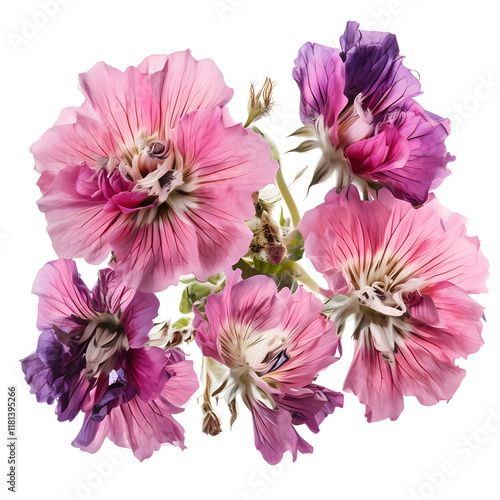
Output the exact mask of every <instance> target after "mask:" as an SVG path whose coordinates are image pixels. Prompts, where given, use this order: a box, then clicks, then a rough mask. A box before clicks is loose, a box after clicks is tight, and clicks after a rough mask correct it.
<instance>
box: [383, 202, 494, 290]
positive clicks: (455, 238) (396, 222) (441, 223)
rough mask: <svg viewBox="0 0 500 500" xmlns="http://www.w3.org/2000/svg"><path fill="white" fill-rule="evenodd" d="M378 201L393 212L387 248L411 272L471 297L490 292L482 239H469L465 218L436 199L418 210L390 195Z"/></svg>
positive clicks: (387, 232) (388, 231) (386, 236)
mask: <svg viewBox="0 0 500 500" xmlns="http://www.w3.org/2000/svg"><path fill="white" fill-rule="evenodd" d="M378 200H379V202H380V203H382V204H383V205H385V206H386V207H388V208H391V209H392V213H391V217H390V219H389V220H388V225H387V230H386V234H385V241H386V244H385V248H386V249H387V251H388V252H393V253H394V254H395V255H397V256H398V258H399V261H400V263H401V264H400V265H401V266H405V267H406V268H407V270H408V271H407V272H411V274H412V275H413V276H415V277H419V278H421V279H423V280H425V282H426V283H428V284H432V283H438V282H440V281H449V282H451V283H453V284H455V285H458V286H460V287H461V288H463V289H464V290H465V291H466V292H468V293H481V292H485V291H487V289H486V287H485V285H484V283H485V281H486V277H487V276H488V261H487V260H486V259H485V258H484V256H483V255H482V253H481V251H480V250H479V240H478V238H472V237H469V236H466V234H465V232H466V220H465V218H464V217H462V216H461V215H458V214H454V213H452V212H450V211H449V210H447V209H446V208H445V207H443V206H442V205H440V204H439V202H438V201H437V199H436V198H435V197H434V196H430V197H429V201H428V202H427V203H426V204H425V205H424V206H423V207H422V208H419V209H418V210H415V209H413V208H412V207H411V206H410V205H408V204H407V203H404V202H402V201H397V200H394V199H393V198H392V197H391V195H389V193H382V192H381V193H380V195H379V198H378ZM374 203H376V202H374Z"/></svg>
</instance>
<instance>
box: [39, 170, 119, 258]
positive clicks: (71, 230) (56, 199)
mask: <svg viewBox="0 0 500 500" xmlns="http://www.w3.org/2000/svg"><path fill="white" fill-rule="evenodd" d="M92 175H93V172H92V170H91V169H90V168H88V167H87V166H85V165H83V166H78V165H70V166H68V167H66V168H64V169H63V170H62V171H61V172H60V173H59V174H58V176H57V178H56V180H55V181H54V183H53V184H52V187H51V189H50V190H49V191H48V192H47V193H46V194H44V195H43V196H42V198H41V199H40V200H39V201H38V207H39V208H40V210H41V211H42V212H44V213H45V216H46V218H47V223H48V225H47V231H48V233H49V235H50V237H51V239H52V245H53V246H54V250H55V251H56V253H57V254H58V255H59V256H60V257H66V258H76V257H83V258H84V259H85V260H86V261H87V262H89V263H90V264H100V263H101V262H102V261H103V260H104V259H105V258H106V257H107V256H108V255H109V253H110V252H111V244H110V243H111V238H112V231H110V228H112V227H113V225H114V224H115V223H116V222H117V221H118V220H120V218H123V214H121V213H120V212H106V211H104V210H103V209H104V207H105V205H106V203H107V200H106V198H105V197H104V196H103V195H102V194H101V193H100V192H99V191H98V189H99V187H98V185H97V181H92V180H91V179H92ZM82 177H84V178H85V179H87V184H92V182H94V183H93V185H94V187H95V190H94V193H95V195H94V196H89V195H88V193H85V194H82V193H80V192H79V191H78V189H77V187H78V186H79V185H82ZM87 190H88V188H87Z"/></svg>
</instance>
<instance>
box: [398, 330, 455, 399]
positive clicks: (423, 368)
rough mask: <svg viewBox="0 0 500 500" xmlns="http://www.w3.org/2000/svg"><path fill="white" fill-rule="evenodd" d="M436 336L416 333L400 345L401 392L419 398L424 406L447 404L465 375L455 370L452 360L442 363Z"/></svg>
mask: <svg viewBox="0 0 500 500" xmlns="http://www.w3.org/2000/svg"><path fill="white" fill-rule="evenodd" d="M436 337H437V336H436V335H432V334H431V335H427V332H426V329H425V328H423V329H421V330H420V329H417V331H416V332H415V333H414V334H412V335H410V336H408V337H407V338H405V339H404V341H403V342H400V343H398V348H399V352H398V353H397V354H396V363H397V365H396V367H397V372H398V375H397V377H398V382H399V387H400V388H401V392H402V393H403V394H404V395H405V396H416V397H417V399H418V400H419V402H420V403H421V404H423V405H426V406H430V405H433V404H436V403H437V402H438V401H442V400H444V401H448V400H450V399H451V397H452V396H453V394H454V393H455V391H456V390H457V389H458V386H459V385H460V382H461V381H462V379H463V378H464V377H465V371H464V370H462V369H461V368H459V367H458V366H455V365H454V363H453V360H452V359H449V358H448V359H443V356H442V355H439V353H436V351H437V350H438V348H437V347H436V345H435V344H434V342H433V341H434V340H436Z"/></svg>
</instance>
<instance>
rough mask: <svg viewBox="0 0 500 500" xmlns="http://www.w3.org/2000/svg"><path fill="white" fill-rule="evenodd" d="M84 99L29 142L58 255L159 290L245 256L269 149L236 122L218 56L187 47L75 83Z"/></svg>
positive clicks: (269, 171)
mask: <svg viewBox="0 0 500 500" xmlns="http://www.w3.org/2000/svg"><path fill="white" fill-rule="evenodd" d="M80 89H81V91H82V92H83V94H84V95H85V97H86V100H85V102H84V103H83V105H82V106H80V107H79V108H68V109H65V110H63V112H62V113H61V117H60V118H59V120H58V121H57V122H56V124H55V125H54V127H52V128H51V129H49V130H48V131H47V132H46V133H45V134H44V135H43V136H42V138H41V139H40V140H39V141H38V142H37V143H35V144H34V145H33V146H32V152H33V155H34V157H35V161H36V170H37V171H38V172H39V173H40V174H41V175H40V179H39V182H38V184H39V186H40V189H41V191H42V194H43V196H42V198H41V199H40V200H39V202H38V205H39V208H40V210H41V211H42V212H44V213H45V215H46V218H47V223H48V226H47V230H48V232H49V235H50V237H51V238H52V244H53V246H54V248H55V250H56V252H57V254H58V255H59V256H60V257H65V258H74V257H82V258H84V259H85V260H87V261H88V262H89V263H92V264H99V263H101V262H102V261H103V260H104V259H106V258H107V257H108V256H109V254H110V252H113V259H112V266H113V267H114V269H115V271H116V272H117V273H118V274H119V275H120V276H121V278H122V279H123V281H124V282H125V283H127V284H128V285H129V286H133V287H135V288H139V289H141V290H145V291H159V290H162V289H165V288H166V287H168V286H169V285H171V284H175V283H177V280H178V278H179V276H181V275H183V274H190V273H194V274H195V275H196V277H197V278H199V279H200V280H206V279H207V278H208V277H209V276H210V275H212V274H214V273H216V272H218V271H220V270H221V269H224V268H226V267H227V266H230V265H232V264H234V262H236V261H237V260H238V259H239V258H240V257H241V256H242V255H244V254H245V253H246V252H247V251H248V245H249V243H250V241H251V239H252V233H251V231H250V230H249V229H248V227H247V226H246V224H245V220H246V219H249V218H251V217H252V215H253V214H254V206H253V202H252V198H251V194H252V192H254V191H257V190H258V189H259V188H261V187H263V186H264V185H266V184H269V183H271V182H272V181H273V179H274V175H275V173H276V171H277V168H278V165H277V162H275V161H271V160H270V146H269V145H268V144H267V143H266V141H265V140H264V139H263V138H262V137H260V136H259V135H257V134H255V133H254V132H252V131H250V130H246V129H243V127H242V126H241V125H239V124H238V125H236V124H234V123H233V122H232V120H231V119H230V117H229V115H228V112H227V109H226V108H225V107H224V106H225V104H226V103H227V102H228V101H229V99H230V98H231V96H232V93H233V92H232V90H231V89H229V88H228V87H227V86H226V85H225V83H224V81H223V78H222V75H221V74H220V72H219V70H218V69H217V68H216V66H215V64H214V63H213V62H212V61H211V60H202V61H196V60H195V59H193V58H192V56H191V55H190V53H189V51H185V52H178V53H174V54H171V55H169V56H152V57H149V58H147V59H146V60H145V61H143V62H142V63H141V64H140V65H139V66H138V67H137V68H135V67H129V68H128V69H127V70H126V71H125V72H121V71H118V70H116V69H114V68H112V67H110V66H108V65H106V64H104V63H98V64H96V65H95V66H94V67H93V68H92V69H91V70H90V71H89V72H87V73H85V74H83V75H81V76H80Z"/></svg>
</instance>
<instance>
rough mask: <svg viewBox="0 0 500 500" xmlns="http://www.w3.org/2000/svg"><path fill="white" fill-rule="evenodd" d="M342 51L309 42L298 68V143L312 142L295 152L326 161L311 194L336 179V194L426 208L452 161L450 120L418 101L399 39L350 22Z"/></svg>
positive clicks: (319, 168)
mask: <svg viewBox="0 0 500 500" xmlns="http://www.w3.org/2000/svg"><path fill="white" fill-rule="evenodd" d="M340 45H341V50H340V49H334V48H330V47H326V46H324V45H319V44H316V43H309V42H308V43H306V44H304V46H303V47H302V48H301V49H300V51H299V55H298V57H297V59H296V60H295V68H294V70H293V77H294V79H295V80H296V82H297V84H298V86H299V89H300V116H301V119H302V122H303V124H304V127H302V128H301V129H299V130H298V131H297V132H296V133H295V135H304V136H309V137H312V139H310V140H307V141H305V142H304V143H303V144H302V145H301V146H299V147H298V148H297V149H296V150H297V151H308V150H310V149H314V148H319V149H320V150H321V153H322V155H321V158H320V160H319V162H318V165H317V166H316V170H315V172H314V175H313V179H312V181H311V186H312V185H314V184H317V183H319V182H323V181H324V180H326V179H328V178H329V177H330V176H331V175H332V174H333V173H336V178H337V181H336V183H337V184H336V187H337V191H340V190H341V189H343V188H345V187H346V186H348V185H350V184H351V183H356V184H358V185H359V186H362V187H363V189H364V190H366V191H368V189H369V188H371V189H375V190H378V189H381V188H387V189H389V190H390V191H391V192H392V194H393V195H394V196H395V197H397V198H399V199H402V200H406V201H408V202H410V203H411V204H412V205H420V204H422V203H424V202H425V200H426V199H427V196H428V193H429V190H432V189H434V188H435V187H437V186H438V185H439V184H440V183H441V182H442V180H443V179H444V177H446V176H447V175H448V174H449V171H448V169H447V168H446V164H447V163H448V161H451V160H453V159H454V158H453V157H451V156H450V155H449V153H447V151H446V147H445V145H444V140H445V138H446V137H447V135H448V134H449V120H448V119H443V118H441V117H439V116H437V115H435V114H433V113H429V112H427V111H425V110H424V109H423V108H422V107H421V106H420V105H419V104H418V103H417V102H416V101H415V100H414V99H413V98H414V97H415V96H417V95H419V94H420V93H421V92H420V83H419V81H418V80H417V78H416V77H415V76H414V75H413V74H412V73H411V71H410V70H409V69H407V68H406V67H405V66H404V65H403V57H402V56H401V55H400V54H399V47H398V44H397V41H396V37H395V35H393V34H391V33H379V32H375V31H360V30H359V24H358V23H356V22H353V21H349V22H348V23H347V28H346V30H345V33H344V35H343V36H342V37H341V38H340Z"/></svg>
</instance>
